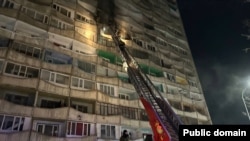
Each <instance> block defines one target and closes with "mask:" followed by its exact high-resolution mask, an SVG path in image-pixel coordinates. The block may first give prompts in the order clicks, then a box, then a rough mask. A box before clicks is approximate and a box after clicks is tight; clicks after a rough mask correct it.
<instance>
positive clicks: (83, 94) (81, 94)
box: [70, 88, 97, 100]
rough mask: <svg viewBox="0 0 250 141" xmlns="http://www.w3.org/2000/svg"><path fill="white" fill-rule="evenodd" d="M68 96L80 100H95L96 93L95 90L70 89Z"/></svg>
mask: <svg viewBox="0 0 250 141" xmlns="http://www.w3.org/2000/svg"><path fill="white" fill-rule="evenodd" d="M70 92H71V93H70V96H71V97H75V98H81V99H88V100H96V98H97V91H96V90H79V89H73V88H71V91H70Z"/></svg>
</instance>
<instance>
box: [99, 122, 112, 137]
mask: <svg viewBox="0 0 250 141" xmlns="http://www.w3.org/2000/svg"><path fill="white" fill-rule="evenodd" d="M101 137H102V138H111V139H115V126H112V125H101Z"/></svg>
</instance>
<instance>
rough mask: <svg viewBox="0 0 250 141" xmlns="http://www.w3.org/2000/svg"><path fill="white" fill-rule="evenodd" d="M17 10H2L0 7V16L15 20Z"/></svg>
mask: <svg viewBox="0 0 250 141" xmlns="http://www.w3.org/2000/svg"><path fill="white" fill-rule="evenodd" d="M18 11H19V10H18V9H10V8H2V7H0V14H1V15H5V16H7V17H12V18H16V17H17V14H18Z"/></svg>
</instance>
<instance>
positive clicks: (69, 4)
mask: <svg viewBox="0 0 250 141" xmlns="http://www.w3.org/2000/svg"><path fill="white" fill-rule="evenodd" d="M56 3H58V4H60V5H62V6H65V7H68V8H71V9H75V7H76V3H75V1H68V0H57V1H56Z"/></svg>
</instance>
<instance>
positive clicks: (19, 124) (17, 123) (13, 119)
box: [0, 115, 24, 131]
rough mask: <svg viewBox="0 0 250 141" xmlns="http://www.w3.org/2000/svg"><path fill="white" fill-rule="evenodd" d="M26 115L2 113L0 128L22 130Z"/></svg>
mask: <svg viewBox="0 0 250 141" xmlns="http://www.w3.org/2000/svg"><path fill="white" fill-rule="evenodd" d="M23 124H24V117H19V116H9V115H0V130H3V131H22V130H23Z"/></svg>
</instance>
